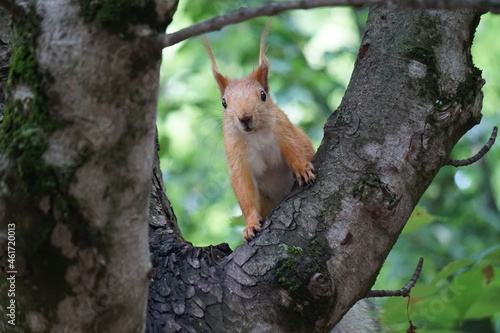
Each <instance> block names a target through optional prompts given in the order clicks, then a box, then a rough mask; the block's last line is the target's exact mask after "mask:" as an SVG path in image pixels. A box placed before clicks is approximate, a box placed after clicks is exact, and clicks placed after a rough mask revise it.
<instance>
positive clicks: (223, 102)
mask: <svg viewBox="0 0 500 333" xmlns="http://www.w3.org/2000/svg"><path fill="white" fill-rule="evenodd" d="M222 106H223V107H224V109H225V108H227V103H226V99H225V98H223V99H222Z"/></svg>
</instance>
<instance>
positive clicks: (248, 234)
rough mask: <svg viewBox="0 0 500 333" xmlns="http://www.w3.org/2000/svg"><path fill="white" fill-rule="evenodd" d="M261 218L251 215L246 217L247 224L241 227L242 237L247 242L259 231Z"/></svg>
mask: <svg viewBox="0 0 500 333" xmlns="http://www.w3.org/2000/svg"><path fill="white" fill-rule="evenodd" d="M260 224H261V218H260V217H253V218H249V219H247V226H246V227H245V229H243V238H244V239H245V241H247V242H249V241H251V240H252V239H253V238H254V237H255V233H256V232H257V231H260Z"/></svg>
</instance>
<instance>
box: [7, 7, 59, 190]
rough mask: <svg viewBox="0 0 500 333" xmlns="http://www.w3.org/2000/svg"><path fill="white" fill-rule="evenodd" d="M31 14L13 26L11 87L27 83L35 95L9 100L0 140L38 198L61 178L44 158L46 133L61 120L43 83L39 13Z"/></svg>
mask: <svg viewBox="0 0 500 333" xmlns="http://www.w3.org/2000/svg"><path fill="white" fill-rule="evenodd" d="M30 12H31V13H33V12H34V11H30ZM30 15H31V17H30V18H29V19H26V20H22V21H20V22H17V23H16V24H15V26H14V29H13V38H12V46H13V48H12V50H13V51H12V57H11V70H10V73H9V79H8V83H7V88H8V89H14V88H15V87H16V86H19V85H23V86H26V87H28V88H29V89H30V90H31V92H32V93H33V96H32V97H26V98H25V99H24V100H23V101H20V100H15V101H14V100H13V99H8V100H7V103H6V106H5V119H4V122H3V124H2V127H1V131H0V144H1V147H2V149H3V151H4V152H5V153H7V154H8V155H10V156H11V157H13V158H14V159H15V160H16V162H17V169H18V172H19V175H20V176H21V179H22V182H23V186H24V188H25V190H26V191H28V192H29V193H30V194H31V195H32V196H33V197H34V199H35V200H36V199H40V198H41V197H42V196H43V195H45V194H47V192H50V191H51V188H53V187H54V185H55V183H56V181H57V179H56V175H55V173H54V170H52V168H51V167H50V166H48V165H47V164H45V163H44V162H43V160H42V155H43V153H44V152H45V149H46V146H47V144H46V137H47V135H48V134H49V133H50V132H52V131H53V130H55V128H56V127H57V126H58V123H57V122H56V121H54V120H53V119H52V118H51V117H50V115H49V111H48V108H47V105H46V99H45V96H44V94H43V92H42V90H41V87H40V76H39V74H38V71H37V62H36V58H35V53H34V52H35V48H36V38H37V36H38V30H37V29H38V22H39V17H38V16H37V15H36V14H30Z"/></svg>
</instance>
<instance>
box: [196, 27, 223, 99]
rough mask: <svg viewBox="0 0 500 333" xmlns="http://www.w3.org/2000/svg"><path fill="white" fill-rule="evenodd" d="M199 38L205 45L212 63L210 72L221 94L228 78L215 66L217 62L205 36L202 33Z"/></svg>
mask: <svg viewBox="0 0 500 333" xmlns="http://www.w3.org/2000/svg"><path fill="white" fill-rule="evenodd" d="M201 40H202V41H203V45H204V46H205V49H206V50H207V54H208V57H209V58H210V62H211V63H212V73H213V74H214V77H215V81H217V84H218V85H219V90H220V94H221V95H223V94H224V90H226V87H227V85H228V84H229V79H228V78H227V77H225V76H223V75H222V74H221V73H220V72H219V68H217V63H216V62H215V57H214V53H213V52H212V48H211V47H210V43H209V42H208V39H207V37H206V36H204V35H202V36H201Z"/></svg>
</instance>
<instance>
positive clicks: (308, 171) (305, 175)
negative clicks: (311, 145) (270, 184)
mask: <svg viewBox="0 0 500 333" xmlns="http://www.w3.org/2000/svg"><path fill="white" fill-rule="evenodd" d="M295 179H297V182H298V183H299V185H300V186H304V185H306V184H311V183H314V180H315V179H316V175H315V174H314V166H313V165H312V163H311V162H307V163H306V165H305V168H304V169H303V170H301V171H298V172H295Z"/></svg>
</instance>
